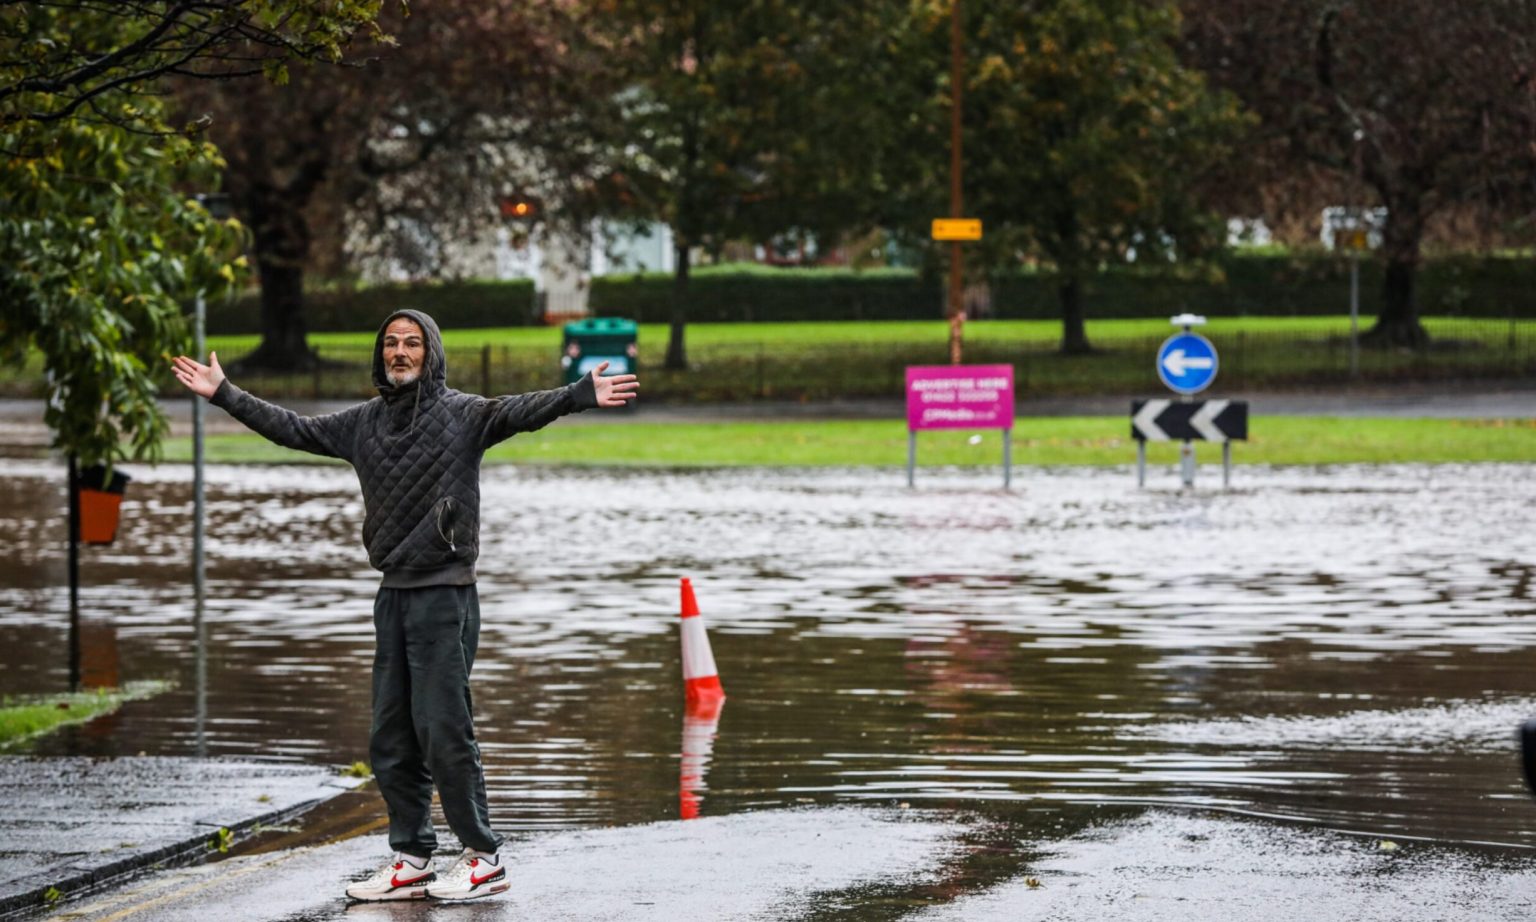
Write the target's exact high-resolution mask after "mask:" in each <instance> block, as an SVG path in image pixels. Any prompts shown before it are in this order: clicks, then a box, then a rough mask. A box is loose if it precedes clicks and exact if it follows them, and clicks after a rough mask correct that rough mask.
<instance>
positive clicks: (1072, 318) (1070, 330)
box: [1057, 270, 1093, 355]
mask: <svg viewBox="0 0 1536 922" xmlns="http://www.w3.org/2000/svg"><path fill="white" fill-rule="evenodd" d="M1057 293H1058V294H1059V296H1060V298H1061V352H1062V354H1063V355H1087V354H1088V353H1090V352H1092V351H1093V347H1092V346H1090V345H1088V328H1087V324H1086V323H1084V318H1083V284H1082V281H1081V280H1080V279H1078V277H1077V272H1076V271H1075V270H1066V271H1064V273H1063V275H1062V277H1061V285H1060V287H1059V288H1058V289H1057Z"/></svg>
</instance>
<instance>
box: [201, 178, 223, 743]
mask: <svg viewBox="0 0 1536 922" xmlns="http://www.w3.org/2000/svg"><path fill="white" fill-rule="evenodd" d="M196 198H197V202H198V204H200V205H202V206H203V207H204V208H205V209H207V211H208V214H209V216H211V217H212V218H213V219H214V220H217V221H223V220H225V219H227V218H229V217H230V215H231V214H232V213H233V209H232V208H231V207H230V202H229V196H228V195H224V194H222V193H204V194H199V195H198V196H196ZM207 325H208V305H207V302H206V300H205V299H204V298H203V291H202V289H201V288H199V289H198V291H197V298H196V300H195V301H194V302H193V312H192V354H193V357H194V358H195V359H197V361H199V362H202V361H205V360H206V359H207V357H208V352H207ZM204 403H206V401H204V400H203V398H201V397H199V396H197V395H196V394H193V395H192V633H193V636H194V640H193V644H194V656H195V658H196V664H197V665H196V670H197V672H196V717H195V720H196V733H197V754H198V755H199V756H203V755H206V754H207V734H206V725H207V721H208V627H207V624H206V623H205V622H204V619H203V607H204V603H205V602H206V600H207V577H206V573H205V567H204V555H203V539H204V535H205V534H206V529H205V527H204V520H205V518H206V503H205V501H204V489H203V427H204V412H205V410H206V407H204Z"/></svg>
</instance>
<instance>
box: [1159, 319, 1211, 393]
mask: <svg viewBox="0 0 1536 922" xmlns="http://www.w3.org/2000/svg"><path fill="white" fill-rule="evenodd" d="M1217 364H1218V363H1217V359H1216V347H1215V346H1213V345H1211V341H1210V340H1208V339H1206V338H1205V337H1204V336H1201V335H1200V334H1198V333H1175V334H1174V335H1172V336H1170V337H1168V338H1167V339H1166V340H1164V341H1163V345H1162V348H1160V349H1158V350H1157V376H1158V377H1159V378H1162V379H1163V383H1164V384H1166V385H1168V389H1169V390H1171V391H1173V392H1174V393H1177V394H1194V393H1197V392H1199V391H1203V390H1205V389H1206V388H1208V387H1210V386H1211V382H1212V381H1215V380H1216V366H1217Z"/></svg>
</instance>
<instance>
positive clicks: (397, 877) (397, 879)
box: [389, 874, 427, 887]
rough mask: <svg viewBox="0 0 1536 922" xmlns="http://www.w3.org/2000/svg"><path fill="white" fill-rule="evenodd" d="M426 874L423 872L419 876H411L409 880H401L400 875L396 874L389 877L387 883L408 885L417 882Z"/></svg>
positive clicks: (399, 885)
mask: <svg viewBox="0 0 1536 922" xmlns="http://www.w3.org/2000/svg"><path fill="white" fill-rule="evenodd" d="M426 876H427V875H425V874H423V875H421V877H412V878H411V879H410V880H401V879H400V875H399V874H396V875H395V876H394V877H391V878H390V879H389V885H390V886H391V887H409V886H410V885H411V884H414V883H419V882H420V881H421V878H422V877H426Z"/></svg>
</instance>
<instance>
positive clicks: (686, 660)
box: [681, 576, 725, 716]
mask: <svg viewBox="0 0 1536 922" xmlns="http://www.w3.org/2000/svg"><path fill="white" fill-rule="evenodd" d="M681 620H682V629H683V694H684V697H685V698H686V699H687V702H688V706H689V709H690V710H696V709H698V708H699V707H705V708H707V707H708V706H709V705H711V704H716V705H717V703H718V702H721V701H724V700H725V689H724V688H722V687H721V686H720V673H719V670H717V669H716V668H715V654H714V653H713V652H712V651H711V650H710V649H709V635H708V634H706V633H704V619H703V618H702V617H700V615H699V603H698V601H697V600H695V599H694V597H693V584H692V583H690V582H689V581H688V578H687V577H686V576H685V577H683V611H682V617H681ZM717 709H718V706H717ZM701 716H702V715H701Z"/></svg>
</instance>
